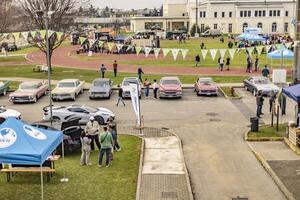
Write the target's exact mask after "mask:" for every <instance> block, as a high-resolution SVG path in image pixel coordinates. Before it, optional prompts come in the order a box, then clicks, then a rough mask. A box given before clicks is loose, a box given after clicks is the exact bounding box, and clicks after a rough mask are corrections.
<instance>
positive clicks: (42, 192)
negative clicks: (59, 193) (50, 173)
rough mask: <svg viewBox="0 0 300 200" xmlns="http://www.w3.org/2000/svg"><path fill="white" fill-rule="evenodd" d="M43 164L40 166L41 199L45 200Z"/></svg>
mask: <svg viewBox="0 0 300 200" xmlns="http://www.w3.org/2000/svg"><path fill="white" fill-rule="evenodd" d="M42 166H43V165H42V164H41V165H40V167H41V199H42V200H44V178H43V168H42Z"/></svg>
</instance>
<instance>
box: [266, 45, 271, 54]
mask: <svg viewBox="0 0 300 200" xmlns="http://www.w3.org/2000/svg"><path fill="white" fill-rule="evenodd" d="M271 47H272V46H271V45H266V53H269V51H270V49H271Z"/></svg>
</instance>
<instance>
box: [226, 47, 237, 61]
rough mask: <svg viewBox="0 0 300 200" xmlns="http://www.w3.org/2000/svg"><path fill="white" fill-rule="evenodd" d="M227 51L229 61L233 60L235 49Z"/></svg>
mask: <svg viewBox="0 0 300 200" xmlns="http://www.w3.org/2000/svg"><path fill="white" fill-rule="evenodd" d="M228 51H229V55H230V57H231V59H233V58H234V55H235V52H236V49H229V50H228Z"/></svg>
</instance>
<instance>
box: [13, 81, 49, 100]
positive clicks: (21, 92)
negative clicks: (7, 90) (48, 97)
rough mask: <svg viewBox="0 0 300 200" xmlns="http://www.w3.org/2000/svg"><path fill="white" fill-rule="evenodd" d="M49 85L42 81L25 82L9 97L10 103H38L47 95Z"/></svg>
mask: <svg viewBox="0 0 300 200" xmlns="http://www.w3.org/2000/svg"><path fill="white" fill-rule="evenodd" d="M47 90H48V84H46V83H43V82H41V81H29V82H23V83H21V84H20V85H19V88H18V89H17V90H16V91H15V92H13V93H12V94H10V95H9V101H11V102H13V103H25V102H34V103H35V102H37V101H38V99H39V98H40V97H42V96H43V95H45V94H46V92H47Z"/></svg>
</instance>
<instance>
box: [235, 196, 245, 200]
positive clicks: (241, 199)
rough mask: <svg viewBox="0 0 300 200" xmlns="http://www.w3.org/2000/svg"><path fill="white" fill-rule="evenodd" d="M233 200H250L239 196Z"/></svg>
mask: <svg viewBox="0 0 300 200" xmlns="http://www.w3.org/2000/svg"><path fill="white" fill-rule="evenodd" d="M232 200H248V198H245V197H243V198H242V197H239V196H237V197H234V198H232Z"/></svg>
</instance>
